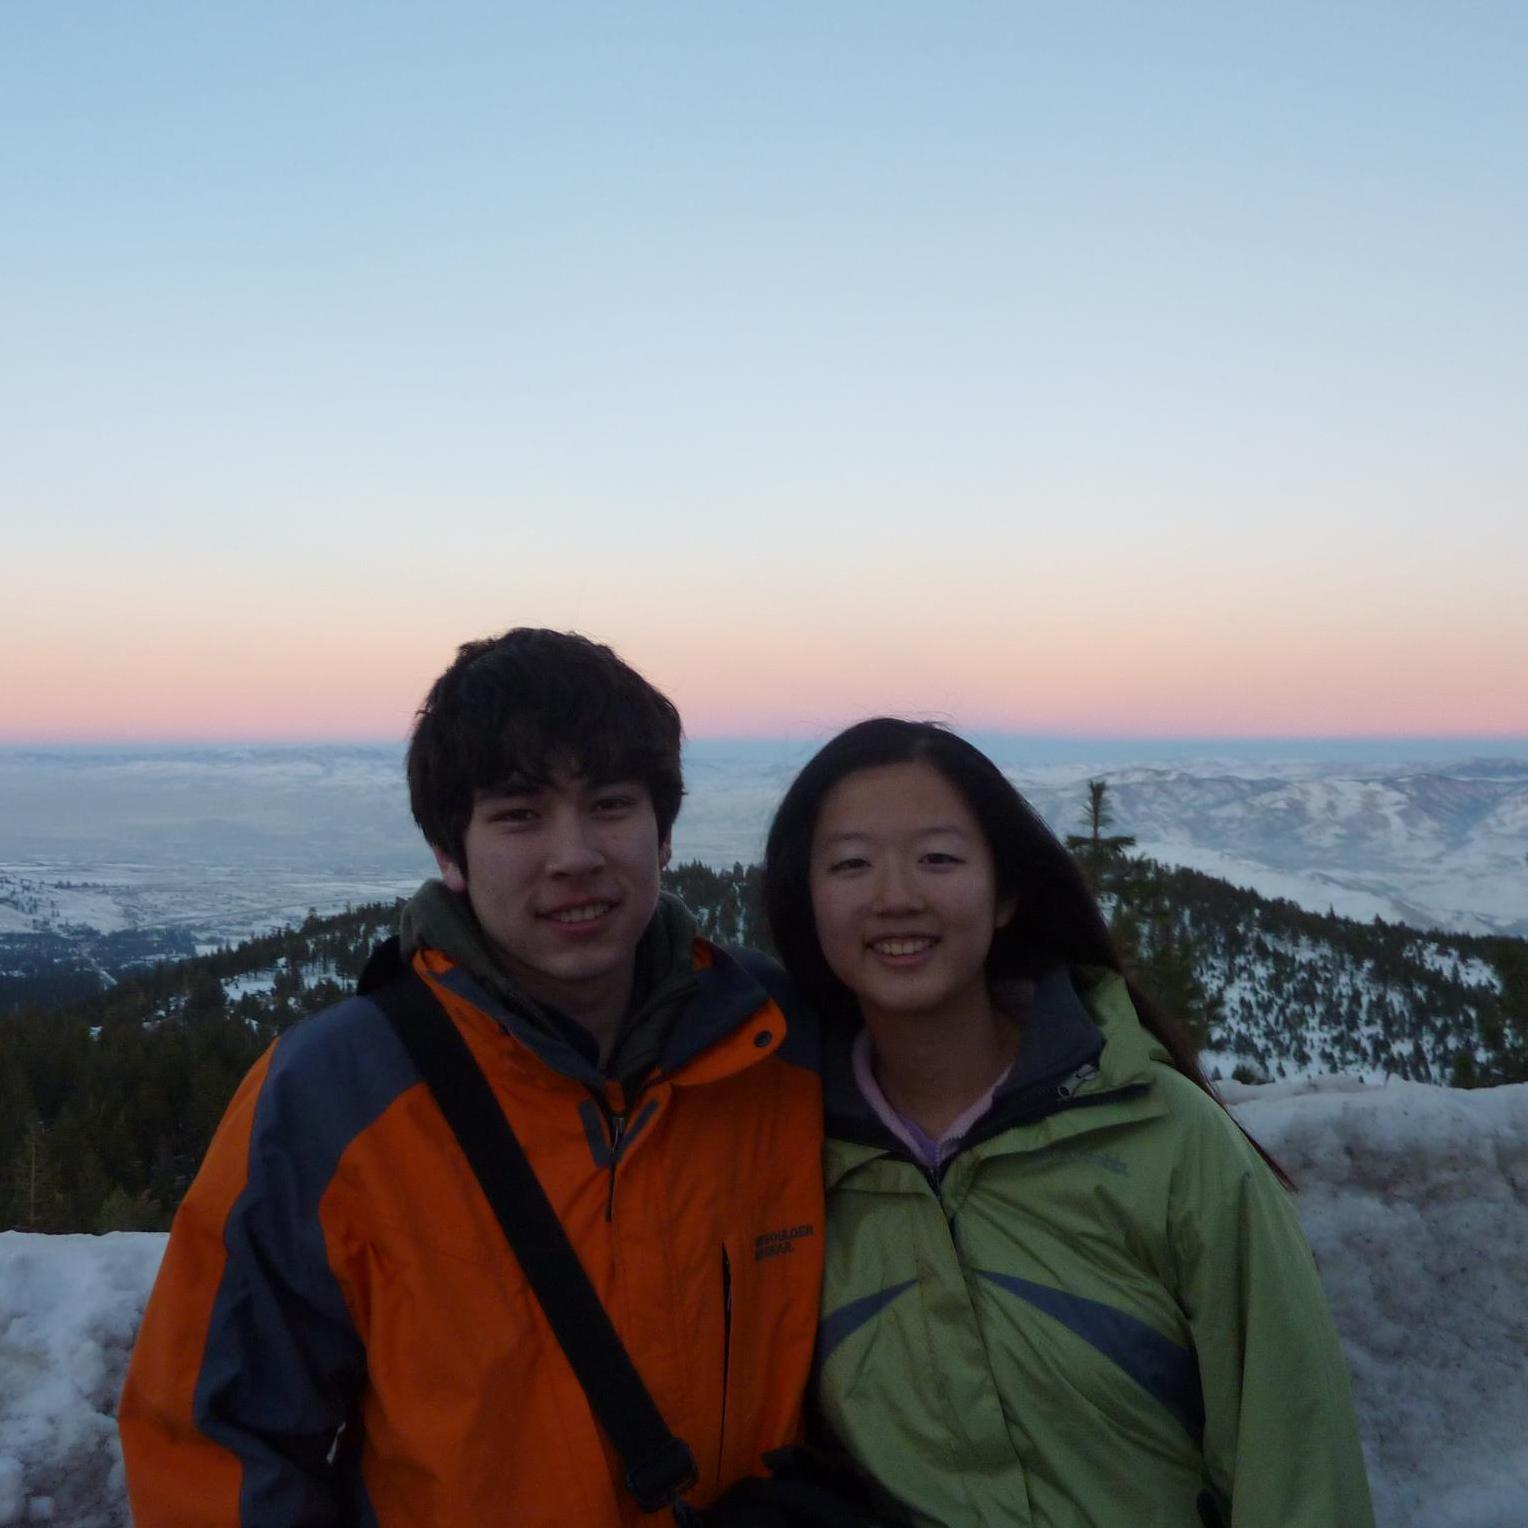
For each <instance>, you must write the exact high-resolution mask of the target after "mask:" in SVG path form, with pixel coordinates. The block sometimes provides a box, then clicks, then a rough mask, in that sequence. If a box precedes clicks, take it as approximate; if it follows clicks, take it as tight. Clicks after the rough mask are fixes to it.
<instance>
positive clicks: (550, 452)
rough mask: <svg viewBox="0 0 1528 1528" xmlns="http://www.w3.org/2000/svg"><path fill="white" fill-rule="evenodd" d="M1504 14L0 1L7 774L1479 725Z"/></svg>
mask: <svg viewBox="0 0 1528 1528" xmlns="http://www.w3.org/2000/svg"><path fill="white" fill-rule="evenodd" d="M1525 58H1528V7H1524V6H1522V5H1520V4H1518V3H1516V0H1510V3H1508V0H1503V3H1490V0H1481V3H1472V4H1470V5H1468V6H1440V5H1437V4H1434V3H1427V4H1418V3H1410V0H1384V3H1367V0H1345V3H1342V4H1338V5H1333V4H1330V3H1320V4H1315V3H1302V0H1287V3H1280V4H1278V5H1265V6H1234V7H1233V6H1226V5H1223V4H1219V3H1215V4H1209V3H1205V4H1198V3H1180V0H1163V3H1161V4H1157V5H1152V6H1142V5H1138V4H1135V3H1128V4H1127V3H1115V4H1110V3H1107V0H1097V3H1089V4H1086V5H1073V4H1063V3H1060V0H1056V3H1040V0H1035V3H1028V0H1026V3H1021V4H1014V3H1012V0H1002V3H981V0H971V3H955V4H952V5H946V6H931V5H927V4H921V3H920V4H912V3H903V0H834V3H832V4H827V5H823V4H805V3H790V0H785V3H782V0H771V3H769V4H764V3H762V0H757V3H756V0H729V3H727V4H725V5H717V4H706V3H701V0H693V3H684V4H679V3H673V0H648V3H644V4H642V5H640V6H633V5H627V4H613V3H610V4H603V3H570V4H566V5H552V4H527V5H519V6H502V5H498V4H489V3H478V0H471V3H467V0H462V3H449V0H447V3H442V4H440V5H436V6H431V7H424V6H419V5H402V4H396V3H390V0H369V3H366V4H361V3H357V0H332V3H326V4H324V5H322V6H315V5H311V4H307V3H302V4H299V3H295V0H260V3H258V4H256V3H253V0H242V3H241V0H231V3H228V4H219V5H205V4H194V3H191V0H180V3H165V0H142V3H135V4H133V5H131V6H128V5H121V4H107V3H104V0H62V3H61V0H0V206H3V208H4V216H3V217H0V312H3V329H0V334H3V342H0V514H3V516H4V540H3V543H0V545H3V551H0V744H5V743H10V744H28V745H30V744H37V743H97V742H150V741H193V740H198V739H205V740H303V739H312V740H322V739H341V738H345V739H349V738H356V739H360V738H367V739H396V738H399V737H402V736H403V735H404V734H405V732H406V731H407V727H408V724H409V720H410V717H411V715H412V712H413V710H414V708H415V707H416V706H417V704H418V702H419V700H420V698H421V697H422V695H423V693H424V691H425V689H426V688H427V687H428V685H429V683H430V681H431V680H432V679H433V677H434V676H435V675H436V674H437V673H438V672H439V671H440V670H441V669H442V668H443V667H444V666H445V665H446V663H447V662H449V660H450V658H451V656H452V654H453V652H454V650H455V647H456V645H457V644H458V643H460V642H462V641H466V640H469V639H471V638H475V637H479V636H483V635H486V634H488V633H491V632H494V631H498V630H502V629H504V628H506V627H508V626H512V625H525V624H529V625H547V626H554V627H559V628H565V629H576V630H580V631H583V632H586V633H588V634H589V635H591V636H595V637H598V638H600V639H601V640H604V641H607V642H609V643H611V644H612V645H613V646H614V647H616V648H617V649H618V650H619V651H620V652H621V653H622V654H623V655H624V656H625V657H627V658H628V659H629V660H631V661H632V662H633V663H635V664H636V665H637V666H638V667H639V668H641V669H642V670H643V672H645V673H646V674H647V675H648V676H649V677H650V678H652V679H653V680H654V681H655V682H657V683H658V684H659V685H661V686H662V687H663V688H664V689H665V690H666V691H668V693H670V694H671V695H672V696H673V698H674V699H675V701H676V702H677V703H678V704H679V706H680V709H681V711H682V712H683V714H684V716H685V719H686V723H687V726H688V729H689V731H690V733H691V734H692V735H695V736H701V737H705V736H794V735H807V734H811V733H816V732H820V731H822V730H823V729H824V728H829V727H832V726H836V725H838V724H840V723H842V722H847V721H850V720H853V719H855V718H856V717H858V716H861V715H864V714H867V713H870V712H874V711H880V710H891V711H896V712H899V713H902V714H916V715H933V716H939V717H942V718H945V719H948V720H950V721H953V722H954V723H956V724H957V725H960V726H964V727H966V728H968V729H1010V730H1018V731H1024V732H1028V733H1042V734H1043V733H1054V734H1064V735H1068V736H1099V737H1143V738H1153V737H1155V738H1170V737H1181V736H1216V737H1254V738H1255V737H1289V736H1296V737H1300V736H1323V737H1339V736H1340V737H1355V736H1356V737H1366V736H1394V735H1404V736H1408V737H1449V736H1454V735H1469V736H1471V737H1475V738H1481V737H1485V738H1489V737H1512V738H1519V739H1521V738H1522V737H1524V736H1528V677H1525V676H1528V599H1525V598H1524V590H1523V583H1524V569H1525V568H1528V429H1525V427H1524V421H1525V420H1528V283H1525V282H1524V281H1523V279H1522V272H1523V271H1524V270H1528V175H1525V174H1524V173H1523V165H1524V163H1525V160H1528V92H1525V91H1524V90H1523V89H1522V84H1521V82H1522V73H1523V65H1524V61H1525Z"/></svg>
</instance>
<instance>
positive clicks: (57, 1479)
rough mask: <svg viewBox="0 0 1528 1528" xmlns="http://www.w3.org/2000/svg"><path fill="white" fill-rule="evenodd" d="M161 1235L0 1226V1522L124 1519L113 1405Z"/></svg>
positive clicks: (72, 1526) (107, 1527)
mask: <svg viewBox="0 0 1528 1528" xmlns="http://www.w3.org/2000/svg"><path fill="white" fill-rule="evenodd" d="M164 1243H165V1239H164V1237H163V1236H154V1235H147V1234H143V1233H133V1232H119V1233H117V1234H115V1235H112V1236H26V1235H23V1234H22V1233H21V1232H19V1231H6V1232H0V1524H6V1525H9V1524H12V1523H28V1522H51V1523H53V1524H54V1525H55V1528H117V1525H119V1524H125V1523H126V1522H127V1510H126V1507H125V1505H123V1494H122V1462H121V1452H120V1450H119V1449H118V1446H117V1432H116V1423H115V1420H114V1413H115V1411H116V1404H117V1392H118V1390H120V1389H121V1387H122V1373H123V1370H124V1369H125V1368H126V1366H127V1355H128V1350H129V1349H130V1348H131V1346H132V1341H133V1333H134V1332H135V1331H136V1330H137V1328H138V1319H139V1317H140V1316H141V1315H142V1314H143V1302H144V1300H145V1299H146V1298H147V1296H148V1290H149V1285H150V1284H151V1283H152V1282H153V1278H154V1273H155V1271H156V1270H157V1269H158V1267H159V1259H160V1257H161V1256H162V1255H163V1253H164Z"/></svg>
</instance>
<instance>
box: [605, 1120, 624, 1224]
mask: <svg viewBox="0 0 1528 1528" xmlns="http://www.w3.org/2000/svg"><path fill="white" fill-rule="evenodd" d="M625 1134H626V1116H625V1115H624V1114H612V1115H611V1116H610V1191H609V1193H608V1194H607V1195H606V1196H605V1219H606V1221H607V1222H608V1221H612V1220H614V1219H615V1170H616V1168H617V1167H619V1166H620V1165H621V1137H622V1136H624V1135H625Z"/></svg>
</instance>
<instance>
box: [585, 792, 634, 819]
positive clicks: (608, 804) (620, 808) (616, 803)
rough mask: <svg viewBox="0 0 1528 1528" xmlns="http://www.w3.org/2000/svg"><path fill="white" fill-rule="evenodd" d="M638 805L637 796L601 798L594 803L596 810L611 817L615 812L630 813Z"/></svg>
mask: <svg viewBox="0 0 1528 1528" xmlns="http://www.w3.org/2000/svg"><path fill="white" fill-rule="evenodd" d="M636 804H637V798H636V797H635V796H623V795H615V796H601V797H600V798H599V800H598V801H596V802H595V803H594V810H595V811H596V812H603V813H604V814H605V815H606V816H609V815H611V814H612V813H615V812H629V811H630V810H631V809H632V807H634V806H635V805H636Z"/></svg>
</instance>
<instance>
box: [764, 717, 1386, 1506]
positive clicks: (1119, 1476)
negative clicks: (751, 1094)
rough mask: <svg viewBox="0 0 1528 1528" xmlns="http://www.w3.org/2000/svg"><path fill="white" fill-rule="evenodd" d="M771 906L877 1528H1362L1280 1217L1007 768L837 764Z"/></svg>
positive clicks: (1290, 1225)
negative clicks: (822, 1110) (815, 1073)
mask: <svg viewBox="0 0 1528 1528" xmlns="http://www.w3.org/2000/svg"><path fill="white" fill-rule="evenodd" d="M766 900H767V905H768V910H769V918H770V923H771V927H772V930H773V933H774V938H775V942H776V945H777V948H778V949H779V952H780V955H781V958H782V959H783V960H784V962H785V965H786V967H787V969H788V970H789V971H790V973H791V974H792V976H793V977H794V979H795V981H796V983H797V984H798V985H799V987H800V988H801V989H802V994H803V996H804V997H805V998H806V999H807V1001H808V1002H809V1003H811V1004H813V1005H814V1006H815V1007H816V1008H817V1009H818V1010H819V1012H820V1013H821V1014H822V1016H823V1018H824V1021H825V1059H824V1086H825V1093H826V1098H827V1107H828V1135H829V1138H830V1139H829V1144H828V1147H827V1157H826V1174H827V1186H828V1245H827V1271H826V1275H825V1285H824V1291H823V1319H822V1327H821V1334H820V1339H819V1347H818V1357H819V1362H820V1365H821V1378H820V1389H819V1401H820V1406H821V1411H822V1414H823V1417H824V1420H825V1421H826V1423H827V1425H828V1427H829V1428H830V1429H831V1430H832V1432H833V1433H834V1434H835V1435H836V1437H837V1440H838V1442H839V1443H840V1444H841V1445H842V1447H843V1448H844V1449H845V1450H846V1451H847V1452H848V1454H849V1455H850V1456H851V1458H852V1459H853V1460H854V1461H855V1462H856V1463H857V1464H858V1465H859V1466H860V1468H861V1469H862V1470H863V1471H864V1472H865V1473H866V1474H867V1475H868V1476H870V1477H871V1478H872V1479H873V1480H874V1482H875V1483H876V1485H877V1487H878V1489H879V1492H880V1493H881V1496H882V1498H883V1501H884V1505H885V1506H886V1508H887V1510H888V1511H889V1512H890V1513H892V1515H894V1516H895V1517H896V1518H898V1519H899V1520H901V1521H905V1522H908V1523H914V1524H926V1525H933V1524H938V1525H993V1528H997V1525H1003V1528H1010V1525H1011V1528H1198V1525H1200V1524H1211V1525H1214V1524H1228V1525H1232V1528H1365V1525H1371V1524H1372V1522H1373V1516H1372V1511H1371V1508H1370V1504H1369V1493H1368V1487H1367V1484H1366V1481H1365V1476H1364V1463H1363V1455H1362V1452H1361V1450H1360V1447H1359V1441H1358V1432H1357V1426H1356V1422H1355V1419H1354V1415H1353V1408H1352V1403H1351V1400H1350V1397H1349V1392H1348V1379H1347V1373H1346V1370H1345V1368H1344V1364H1343V1358H1342V1354H1341V1351H1340V1349H1339V1346H1338V1342H1337V1337H1336V1334H1335V1332H1334V1330H1333V1327H1332V1323H1331V1318H1330V1316H1329V1314H1328V1312H1327V1308H1326V1302H1325V1300H1324V1298H1323V1296H1322V1292H1321V1286H1320V1283H1319V1281H1318V1278H1317V1275H1316V1270H1315V1266H1314V1264H1313V1262H1312V1259H1311V1255H1310V1252H1309V1250H1308V1249H1307V1247H1306V1245H1305V1241H1304V1239H1303V1237H1302V1235H1301V1232H1300V1228H1299V1225H1298V1223H1297V1221H1296V1219H1295V1215H1294V1211H1293V1209H1292V1207H1291V1204H1290V1199H1289V1195H1288V1193H1287V1192H1286V1190H1285V1188H1284V1187H1283V1186H1281V1184H1280V1183H1279V1181H1278V1180H1277V1178H1276V1177H1275V1172H1274V1171H1273V1170H1272V1169H1271V1167H1270V1164H1269V1163H1268V1162H1267V1161H1266V1159H1264V1158H1263V1157H1262V1156H1261V1154H1260V1152H1259V1150H1258V1149H1257V1148H1256V1147H1255V1146H1254V1145H1253V1144H1252V1143H1251V1142H1250V1141H1249V1140H1248V1138H1247V1137H1246V1136H1245V1135H1244V1134H1243V1133H1242V1132H1241V1131H1240V1130H1239V1129H1238V1127H1237V1126H1236V1124H1235V1122H1234V1121H1233V1120H1232V1119H1231V1117H1230V1116H1229V1115H1228V1114H1227V1113H1226V1111H1225V1110H1224V1109H1223V1108H1222V1107H1221V1105H1220V1104H1219V1102H1218V1101H1217V1100H1216V1098H1215V1097H1214V1095H1213V1093H1212V1092H1211V1090H1210V1087H1209V1085H1208V1083H1206V1082H1205V1080H1204V1077H1203V1074H1202V1072H1201V1071H1200V1070H1199V1067H1198V1065H1197V1063H1196V1062H1195V1060H1194V1058H1193V1054H1192V1052H1191V1051H1190V1050H1189V1048H1188V1047H1187V1045H1186V1044H1185V1043H1184V1042H1183V1040H1182V1039H1181V1038H1180V1037H1179V1036H1178V1035H1177V1034H1176V1032H1175V1031H1174V1030H1173V1029H1172V1028H1171V1026H1170V1025H1169V1024H1168V1023H1167V1022H1166V1021H1165V1020H1164V1019H1163V1018H1162V1016H1161V1015H1159V1014H1158V1013H1156V1012H1155V1011H1154V1010H1153V1009H1152V1008H1151V1007H1150V1005H1148V1004H1147V1003H1145V1002H1144V1001H1143V1000H1142V999H1141V998H1140V997H1139V995H1137V994H1135V993H1134V992H1133V991H1132V989H1131V988H1130V986H1129V984H1128V983H1127V982H1126V981H1125V979H1124V977H1123V976H1122V975H1121V973H1120V963H1119V957H1118V955H1117V954H1116V952H1115V950H1114V947H1113V944H1112V942H1111V940H1110V937H1109V932H1108V929H1107V926H1106V925H1105V923H1104V921H1103V918H1102V916H1101V915H1100V913H1099V910H1098V906H1097V903H1096V902H1095V900H1094V899H1093V897H1092V895H1091V893H1090V892H1089V891H1088V888H1087V885H1086V883H1085V882H1084V880H1083V879H1082V876H1081V875H1080V873H1079V872H1078V870H1077V868H1076V866H1075V864H1074V863H1073V861H1072V860H1071V858H1070V856H1069V855H1068V854H1067V852H1066V851H1065V850H1064V849H1063V848H1062V847H1061V845H1060V844H1059V843H1058V842H1057V840H1056V839H1055V838H1054V836H1053V835H1052V834H1051V833H1050V831H1049V830H1048V829H1047V828H1046V827H1045V825H1044V823H1043V822H1041V820H1040V818H1039V817H1038V816H1037V815H1036V814H1035V812H1034V811H1033V810H1032V809H1031V808H1030V807H1029V806H1028V805H1027V804H1026V803H1025V801H1024V800H1023V798H1022V797H1021V796H1020V795H1019V794H1018V792H1017V791H1016V790H1014V788H1013V786H1012V785H1010V784H1009V783H1008V781H1007V780H1006V779H1005V778H1004V777H1003V775H1002V774H1001V773H1000V772H999V771H998V769H997V768H996V767H995V766H994V765H993V764H992V762H991V761H990V760H989V759H987V758H986V757H985V756H984V755H982V754H981V753H980V752H978V751H977V750H976V749H975V748H973V747H972V746H971V745H970V744H968V743H966V742H964V741H962V740H961V739H960V738H958V737H955V736H954V735H953V734H951V733H949V732H946V731H943V730H942V729H940V728H938V727H934V726H930V725H926V724H923V723H915V722H904V721H896V720H892V719H888V718H880V719H877V720H874V721H867V722H862V723H860V724H859V725H858V726H855V727H851V728H850V729H849V730H848V731H847V732H844V733H841V734H840V735H839V736H838V737H836V738H834V739H833V741H832V742H830V743H829V744H828V745H827V746H826V747H825V748H823V749H822V751H821V752H820V753H818V754H817V756H816V757H815V758H814V759H812V761H811V762H810V763H809V764H808V765H807V766H806V768H805V769H804V770H803V771H802V773H801V775H800V776H799V777H798V778H797V780H796V781H795V783H794V784H793V785H792V786H791V788H790V790H789V791H788V792H787V793H786V796H785V799H784V801H783V802H782V803H781V806H780V809H779V812H778V813H777V814H776V817H775V820H774V824H773V826H772V827H771V829H770V834H769V844H768V850H767V856H766Z"/></svg>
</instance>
